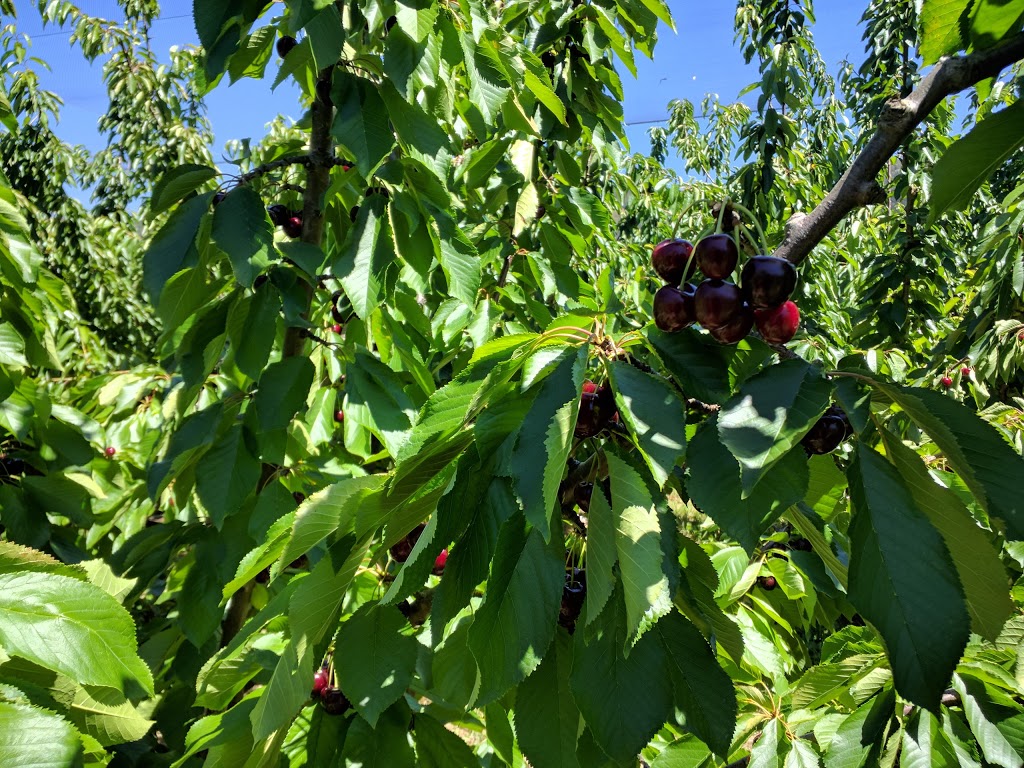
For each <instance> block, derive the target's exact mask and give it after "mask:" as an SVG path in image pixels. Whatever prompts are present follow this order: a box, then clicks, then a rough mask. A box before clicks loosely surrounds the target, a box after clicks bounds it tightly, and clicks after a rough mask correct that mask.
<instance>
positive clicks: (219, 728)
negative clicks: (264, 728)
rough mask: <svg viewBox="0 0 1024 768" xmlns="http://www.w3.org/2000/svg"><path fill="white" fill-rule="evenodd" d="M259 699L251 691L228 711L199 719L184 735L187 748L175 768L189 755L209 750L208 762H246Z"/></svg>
mask: <svg viewBox="0 0 1024 768" xmlns="http://www.w3.org/2000/svg"><path fill="white" fill-rule="evenodd" d="M257 701H259V698H258V694H257V693H250V694H249V695H248V696H246V697H245V698H243V699H242V700H241V701H240V702H238V703H237V704H236V705H235V706H233V707H231V709H229V710H227V711H226V712H221V713H218V714H215V715H207V716H206V717H204V718H201V719H200V720H197V721H196V722H195V723H194V724H193V725H192V727H191V728H189V729H188V735H187V736H186V738H185V746H186V747H187V748H188V749H187V750H186V751H185V754H184V755H182V758H181V760H179V761H178V762H177V763H175V764H174V768H180V766H181V765H182V764H183V763H184V762H185V761H186V760H187V759H188V758H189V757H191V756H192V755H195V754H196V753H198V752H203V751H207V755H206V760H205V762H207V763H210V764H211V765H223V766H228V765H244V764H245V761H246V760H247V759H248V758H249V756H250V755H251V754H252V751H253V737H252V726H251V725H250V723H249V718H250V716H251V715H252V711H253V707H254V706H255V705H256V702H257Z"/></svg>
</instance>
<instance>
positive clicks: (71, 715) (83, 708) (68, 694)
mask: <svg viewBox="0 0 1024 768" xmlns="http://www.w3.org/2000/svg"><path fill="white" fill-rule="evenodd" d="M53 697H54V700H55V701H57V702H59V703H60V704H61V705H63V706H64V707H65V708H66V709H67V712H68V715H67V716H68V719H69V720H71V722H73V723H74V724H75V725H76V726H77V727H78V729H79V730H80V731H81V732H82V733H84V734H87V735H89V736H91V737H93V738H94V739H96V740H97V741H98V742H99V743H100V744H102V745H103V746H105V747H108V746H112V745H114V744H126V743H128V742H130V741H138V740H139V739H141V738H142V737H143V736H145V735H146V734H147V733H148V732H149V729H150V728H151V727H152V726H153V722H154V721H152V720H147V719H146V718H145V717H143V716H142V715H141V714H140V713H139V711H138V710H137V709H136V708H135V707H134V706H133V705H132V704H131V702H129V701H127V700H126V699H125V697H124V695H123V694H121V693H118V692H117V691H114V690H111V689H110V688H104V687H101V686H92V685H90V686H80V685H77V684H76V683H75V682H73V681H71V680H68V679H67V678H63V677H61V678H58V679H57V682H56V687H55V690H54V691H53ZM0 765H2V763H0Z"/></svg>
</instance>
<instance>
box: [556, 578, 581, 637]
mask: <svg viewBox="0 0 1024 768" xmlns="http://www.w3.org/2000/svg"><path fill="white" fill-rule="evenodd" d="M586 596H587V576H586V573H585V572H584V571H583V570H582V569H581V568H573V569H572V570H571V571H567V572H566V574H565V585H564V586H563V587H562V604H561V605H560V606H559V608H558V623H559V625H561V626H563V627H565V628H566V629H568V630H569V632H570V633H571V632H572V631H573V630H574V629H575V628H576V620H577V619H578V618H579V617H580V613H581V612H582V611H583V601H584V599H585V598H586Z"/></svg>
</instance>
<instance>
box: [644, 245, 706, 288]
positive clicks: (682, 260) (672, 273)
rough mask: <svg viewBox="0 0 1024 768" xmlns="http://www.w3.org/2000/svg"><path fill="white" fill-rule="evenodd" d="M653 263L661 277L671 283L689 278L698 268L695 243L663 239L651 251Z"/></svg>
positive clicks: (677, 282) (677, 283) (676, 283)
mask: <svg viewBox="0 0 1024 768" xmlns="http://www.w3.org/2000/svg"><path fill="white" fill-rule="evenodd" d="M651 264H652V265H653V266H654V271H655V272H657V273H658V274H659V275H660V276H661V279H662V280H664V281H665V282H666V283H669V284H670V285H679V284H680V283H681V282H683V281H684V280H689V279H690V277H691V276H692V275H693V273H694V271H695V269H696V260H695V259H694V258H693V243H691V242H690V241H688V240H679V239H673V240H662V241H661V242H660V243H658V244H657V245H656V246H654V250H653V251H652V252H651Z"/></svg>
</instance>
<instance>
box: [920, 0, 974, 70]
mask: <svg viewBox="0 0 1024 768" xmlns="http://www.w3.org/2000/svg"><path fill="white" fill-rule="evenodd" d="M971 3H972V0H928V2H926V3H923V4H922V6H921V17H920V19H919V23H920V27H921V44H920V46H919V47H918V51H919V52H920V54H921V57H922V58H923V59H924V63H925V64H934V63H935V62H936V61H938V60H939V59H940V58H941V57H942V56H946V55H948V54H950V53H956V52H957V51H960V50H963V48H964V40H963V38H962V37H961V26H960V18H961V17H962V16H963V15H964V14H965V13H966V12H967V11H968V9H969V8H970V7H971Z"/></svg>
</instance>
